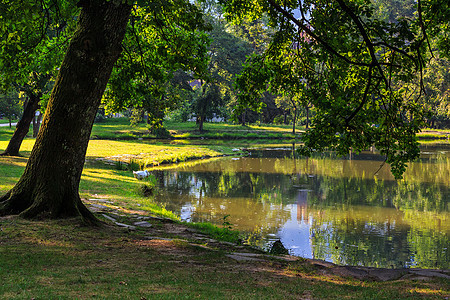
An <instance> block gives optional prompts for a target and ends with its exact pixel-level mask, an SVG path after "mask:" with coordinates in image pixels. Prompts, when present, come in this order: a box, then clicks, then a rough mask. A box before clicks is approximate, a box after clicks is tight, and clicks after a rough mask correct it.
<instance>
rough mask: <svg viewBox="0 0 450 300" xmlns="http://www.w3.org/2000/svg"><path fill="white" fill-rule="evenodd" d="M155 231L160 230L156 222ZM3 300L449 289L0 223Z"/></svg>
mask: <svg viewBox="0 0 450 300" xmlns="http://www.w3.org/2000/svg"><path fill="white" fill-rule="evenodd" d="M153 225H154V226H155V227H156V226H163V225H162V224H158V223H154V224H153ZM0 227H1V228H2V230H1V231H0V278H2V284H1V285H0V298H1V299H86V298H94V299H194V298H199V299H232V298H237V299H416V298H417V299H422V298H427V299H445V297H448V295H449V290H448V282H446V281H444V280H439V279H433V280H431V281H426V282H423V281H411V280H402V281H393V282H384V283H380V282H361V281H358V280H354V279H349V278H341V277H337V276H332V275H321V270H320V269H316V268H314V267H311V266H308V265H305V262H304V261H303V260H299V261H297V262H291V263H286V262H282V261H277V260H267V261H261V262H258V261H256V262H237V261H234V260H233V259H231V258H228V257H226V256H225V254H226V253H227V252H226V251H223V250H220V249H214V248H210V247H207V246H206V247H205V246H204V245H200V244H198V245H196V244H193V243H191V242H189V241H185V240H181V239H174V240H166V239H153V240H148V239H145V238H144V237H145V233H144V232H141V231H134V232H129V231H126V230H122V229H120V228H117V227H109V226H103V227H100V228H88V227H83V226H80V225H79V224H77V223H76V222H74V221H73V220H64V221H46V222H41V221H33V222H31V221H27V220H23V219H20V218H17V217H9V218H0Z"/></svg>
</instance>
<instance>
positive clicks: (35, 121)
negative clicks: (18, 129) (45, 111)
mask: <svg viewBox="0 0 450 300" xmlns="http://www.w3.org/2000/svg"><path fill="white" fill-rule="evenodd" d="M41 120H42V114H41V113H40V114H39V115H37V116H36V112H34V118H33V137H34V138H36V137H37V135H38V133H39V129H40V128H41Z"/></svg>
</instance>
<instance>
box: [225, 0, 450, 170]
mask: <svg viewBox="0 0 450 300" xmlns="http://www.w3.org/2000/svg"><path fill="white" fill-rule="evenodd" d="M221 2H222V3H223V4H224V6H225V9H226V12H227V14H228V17H229V18H230V19H233V20H235V21H236V20H239V19H240V18H241V16H242V15H248V16H252V17H253V18H259V17H261V16H262V14H263V13H266V14H267V16H268V17H269V20H270V22H269V24H270V25H271V26H273V27H274V28H276V29H277V31H276V33H275V34H274V36H273V39H272V41H271V44H270V46H269V47H268V49H267V50H266V51H265V53H264V54H263V55H259V56H256V57H253V58H251V59H250V60H249V61H248V62H247V64H246V68H245V70H244V72H243V75H242V76H241V77H240V78H239V79H238V86H239V87H240V94H239V99H240V101H241V103H243V104H244V105H249V106H250V107H253V108H256V109H257V108H259V102H258V99H259V94H260V92H261V91H263V90H266V89H267V88H268V86H269V85H270V84H271V82H270V81H269V80H268V78H272V77H273V76H272V74H271V72H272V71H271V70H272V68H271V64H272V61H273V60H274V59H277V58H280V59H281V58H282V57H283V53H286V52H287V51H288V50H287V49H290V48H292V45H293V44H296V45H297V47H296V48H297V49H298V51H295V53H293V55H297V56H298V61H299V62H300V64H296V65H293V66H292V68H295V69H297V70H296V73H297V74H299V76H298V78H306V80H307V83H308V86H312V87H314V88H313V89H312V92H313V93H314V94H315V97H314V98H310V100H311V104H312V105H313V106H314V108H315V111H316V114H315V116H314V118H313V120H312V126H311V128H310V129H309V130H307V132H306V133H305V134H304V135H303V140H304V143H305V144H304V146H303V147H301V153H302V154H305V155H311V153H312V152H315V151H323V150H325V149H331V150H335V151H336V152H337V153H338V154H340V155H346V154H347V153H348V151H349V150H350V149H353V150H354V151H356V152H358V151H361V150H363V149H366V148H368V147H370V146H372V145H375V146H376V148H378V149H379V150H380V152H381V153H382V154H383V155H385V156H386V161H387V162H388V163H389V164H390V165H391V170H392V172H393V174H394V175H395V176H396V177H401V174H402V173H403V172H404V170H405V168H406V163H407V162H408V161H411V160H414V159H416V158H417V157H418V155H419V148H418V142H417V138H416V135H415V134H416V133H417V132H418V131H419V130H420V127H421V126H422V125H423V124H424V123H423V121H424V115H425V112H424V111H423V109H422V108H421V106H420V105H419V104H418V101H417V100H418V99H410V100H408V101H405V99H407V95H405V91H404V90H401V89H396V88H395V84H396V82H398V81H403V82H409V81H412V80H416V78H417V75H418V74H419V77H420V74H421V73H422V72H423V70H424V68H425V62H426V59H427V55H428V54H429V50H430V49H429V44H428V42H429V40H430V37H431V36H434V35H439V34H442V33H443V30H444V29H445V28H448V23H449V22H448V20H449V18H447V19H445V18H446V17H448V16H449V14H450V8H449V4H448V1H447V2H446V1H441V0H429V1H418V2H417V18H415V19H407V18H403V19H399V20H397V22H389V21H388V20H387V21H385V20H381V19H377V18H376V17H375V16H374V8H373V6H372V5H371V3H369V2H364V1H347V0H336V1H327V0H323V1H322V0H321V1H303V2H297V1H284V2H283V4H281V2H280V1H276V0H261V1H256V2H255V3H253V2H252V5H248V2H247V1H243V0H232V1H221ZM439 9H440V10H439ZM443 36H444V38H440V40H441V41H444V40H445V38H448V34H445V33H444V35H443ZM285 57H286V59H287V58H289V57H290V55H285ZM294 84H296V83H292V84H289V86H285V87H284V89H286V90H295V86H293V85H294ZM421 89H422V90H423V86H421ZM255 91H256V92H255ZM258 91H259V92H258Z"/></svg>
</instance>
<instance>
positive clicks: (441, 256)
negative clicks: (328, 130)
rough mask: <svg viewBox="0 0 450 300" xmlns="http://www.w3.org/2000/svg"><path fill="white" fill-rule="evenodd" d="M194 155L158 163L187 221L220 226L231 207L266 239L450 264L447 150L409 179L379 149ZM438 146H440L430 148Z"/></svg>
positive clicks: (330, 251) (325, 252) (234, 218)
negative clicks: (336, 153)
mask: <svg viewBox="0 0 450 300" xmlns="http://www.w3.org/2000/svg"><path fill="white" fill-rule="evenodd" d="M252 153H253V156H252V157H244V158H242V157H241V158H239V159H236V158H234V159H232V158H222V159H214V160H210V161H204V162H197V163H186V164H182V165H180V166H177V167H176V168H169V169H165V170H161V171H155V174H156V175H157V177H158V182H159V184H160V186H161V188H162V191H163V192H162V193H161V195H160V196H159V198H158V200H159V201H160V202H163V203H164V204H166V206H167V208H168V209H171V210H173V211H174V212H178V213H179V214H180V215H181V216H182V218H183V219H185V220H189V221H195V222H212V223H215V224H218V225H220V224H221V223H222V221H223V217H224V216H225V215H230V217H229V218H228V219H227V220H228V221H229V222H231V223H232V224H234V225H235V228H236V229H238V230H240V231H243V232H245V233H247V235H248V236H247V242H250V243H252V244H255V245H258V246H261V247H266V248H267V245H268V244H270V243H271V242H272V241H274V240H275V239H278V238H280V239H281V241H282V242H283V244H285V246H286V247H287V248H289V249H290V250H291V253H292V254H294V255H300V256H305V257H310V258H318V259H324V260H328V261H332V262H334V263H338V264H349V265H363V266H375V267H387V268H399V267H421V268H449V262H450V257H449V256H450V254H449V253H450V251H449V234H450V213H449V188H448V187H449V186H450V182H449V180H450V174H449V172H450V161H449V156H448V155H447V153H448V152H443V151H442V149H440V150H439V151H437V152H429V153H428V154H426V157H424V158H423V159H421V160H419V161H417V162H414V163H412V164H411V165H410V166H409V168H408V170H407V172H406V173H405V176H404V179H402V180H394V178H393V177H392V176H391V174H390V172H389V166H384V167H382V168H381V170H380V171H378V173H377V174H376V175H374V174H375V173H376V171H377V170H378V169H379V168H380V164H381V162H382V158H381V157H379V156H378V155H377V154H376V153H373V152H370V153H364V154H362V155H352V159H351V160H350V159H337V158H335V157H333V154H326V155H321V156H319V157H315V158H309V159H306V158H293V157H292V151H291V149H286V150H275V151H260V152H258V151H252ZM430 153H435V154H434V155H433V154H430Z"/></svg>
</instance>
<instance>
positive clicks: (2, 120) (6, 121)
mask: <svg viewBox="0 0 450 300" xmlns="http://www.w3.org/2000/svg"><path fill="white" fill-rule="evenodd" d="M17 121H18V120H11V123H16V122H17ZM0 124H9V120H8V119H0Z"/></svg>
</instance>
